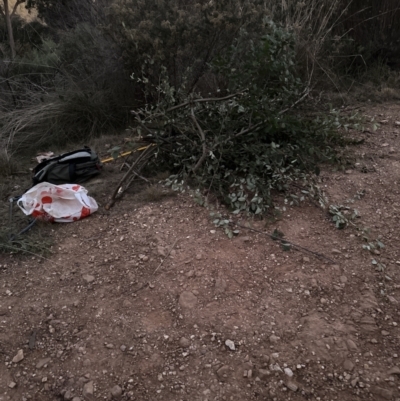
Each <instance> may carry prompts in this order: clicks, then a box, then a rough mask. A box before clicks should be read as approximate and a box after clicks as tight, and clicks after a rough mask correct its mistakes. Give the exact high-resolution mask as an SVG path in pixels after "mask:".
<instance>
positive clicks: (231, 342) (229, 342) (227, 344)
mask: <svg viewBox="0 0 400 401" xmlns="http://www.w3.org/2000/svg"><path fill="white" fill-rule="evenodd" d="M225 345H226V346H227V347H228V348H229V349H230V350H231V351H235V349H236V347H235V343H234V342H233V341H232V340H226V341H225Z"/></svg>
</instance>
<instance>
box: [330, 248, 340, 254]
mask: <svg viewBox="0 0 400 401" xmlns="http://www.w3.org/2000/svg"><path fill="white" fill-rule="evenodd" d="M332 253H335V254H337V255H340V254H341V253H342V252H340V251H339V249H335V248H333V249H332Z"/></svg>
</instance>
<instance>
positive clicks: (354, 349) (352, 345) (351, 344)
mask: <svg viewBox="0 0 400 401" xmlns="http://www.w3.org/2000/svg"><path fill="white" fill-rule="evenodd" d="M346 342H347V347H348V348H349V350H350V351H352V352H357V351H358V347H357V345H356V343H355V342H354V341H353V340H350V339H348V340H347V341H346Z"/></svg>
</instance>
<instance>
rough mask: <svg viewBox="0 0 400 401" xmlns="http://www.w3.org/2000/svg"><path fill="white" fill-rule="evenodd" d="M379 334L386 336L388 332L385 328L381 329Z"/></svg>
mask: <svg viewBox="0 0 400 401" xmlns="http://www.w3.org/2000/svg"><path fill="white" fill-rule="evenodd" d="M381 334H382V335H383V336H388V335H389V334H390V333H389V332H388V331H386V330H382V331H381Z"/></svg>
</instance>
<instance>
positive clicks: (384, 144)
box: [381, 143, 389, 148]
mask: <svg viewBox="0 0 400 401" xmlns="http://www.w3.org/2000/svg"><path fill="white" fill-rule="evenodd" d="M381 146H382V148H387V147H388V146H389V144H388V143H383V144H382V145H381Z"/></svg>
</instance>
